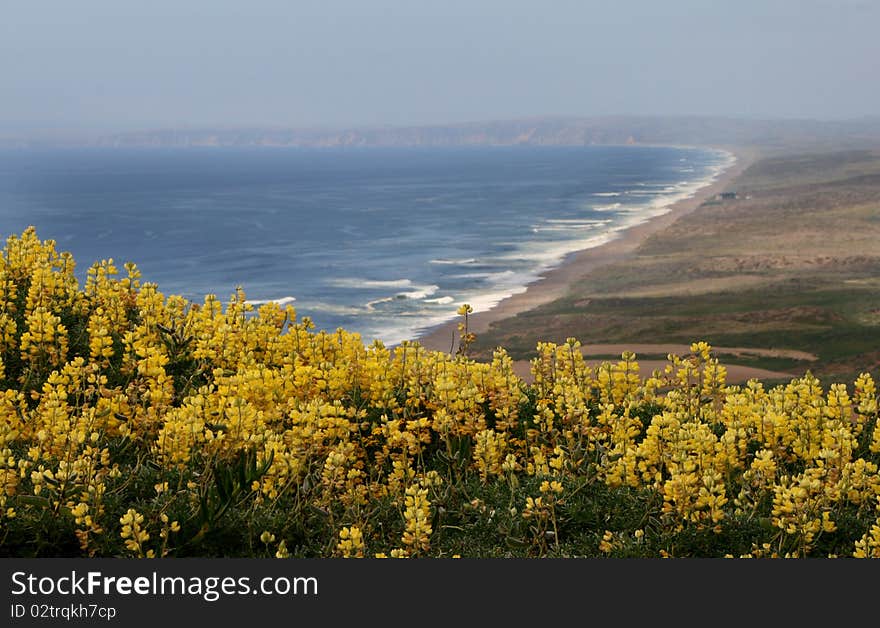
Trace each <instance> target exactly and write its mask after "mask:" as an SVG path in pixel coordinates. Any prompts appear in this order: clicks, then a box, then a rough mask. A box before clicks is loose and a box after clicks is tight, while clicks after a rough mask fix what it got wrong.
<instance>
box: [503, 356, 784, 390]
mask: <svg viewBox="0 0 880 628" xmlns="http://www.w3.org/2000/svg"><path fill="white" fill-rule="evenodd" d="M608 361H609V360H587V364H589V365H590V366H592V367H594V368H595V367H597V366H599V365H600V364H602V363H603V362H608ZM637 362H638V364H639V372H640V373H641V374H642V376H643V377H647V376H649V375H650V374H651V373H653V372H654V371H662V370H663V369H664V368H665V367H666V365H667V364H669V362H667V361H666V360H637ZM723 366H724V367H725V368H726V369H727V383H728V384H744V383H746V382H747V381H749V380H750V379H758V380H761V381H768V380H792V379H795V378H797V377H800V375H797V374H795V373H784V372H782V371H770V370H767V369H759V368H754V367H751V366H740V365H738V364H724V365H723ZM513 370H514V372H515V373H516V374H517V375H518V376H519V377H520V379H522V380H523V381H524V382H526V383H527V384H531V383H533V382H534V378H533V377H532V373H531V363H530V362H528V361H527V360H517V361H516V362H514V363H513Z"/></svg>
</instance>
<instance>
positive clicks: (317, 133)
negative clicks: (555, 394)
mask: <svg viewBox="0 0 880 628" xmlns="http://www.w3.org/2000/svg"><path fill="white" fill-rule="evenodd" d="M0 139H2V138H0ZM18 143H19V145H21V144H22V142H21V140H19V142H18ZM25 143H26V142H25ZM88 143H89V144H90V145H97V146H115V147H146V146H154V147H162V146H168V147H171V146H177V147H180V146H218V147H220V146H293V147H341V146H475V145H481V146H482V145H496V146H512V145H518V144H523V145H547V146H550V145H553V146H582V145H587V144H689V145H712V146H724V145H727V146H746V145H750V146H761V147H764V148H766V149H770V150H773V149H785V148H787V147H792V146H796V147H797V148H799V149H801V148H803V147H805V146H823V147H824V146H826V145H835V146H840V145H843V146H867V145H878V144H880V118H866V119H861V120H845V121H823V120H751V119H736V118H718V117H698V116H682V117H633V116H620V117H596V118H577V117H541V118H524V119H517V120H502V121H488V122H472V123H464V124H446V125H431V126H406V127H396V126H382V127H364V128H350V129H317V128H301V129H300V128H259V127H250V128H191V129H157V130H147V131H138V132H130V133H117V134H113V135H107V136H103V137H98V138H95V139H94V140H92V141H90V142H88Z"/></svg>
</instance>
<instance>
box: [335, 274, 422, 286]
mask: <svg viewBox="0 0 880 628" xmlns="http://www.w3.org/2000/svg"><path fill="white" fill-rule="evenodd" d="M328 284H329V285H331V286H333V287H334V288H356V289H357V288H409V287H410V286H412V285H413V283H412V280H410V279H388V280H380V279H358V278H355V277H342V278H339V279H331V280H330V281H329V282H328Z"/></svg>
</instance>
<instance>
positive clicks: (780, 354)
mask: <svg viewBox="0 0 880 628" xmlns="http://www.w3.org/2000/svg"><path fill="white" fill-rule="evenodd" d="M624 351H631V352H633V353H635V354H636V357H638V356H639V355H663V354H665V355H669V354H670V353H674V354H676V355H687V354H689V353H690V352H691V348H690V345H684V344H644V343H643V344H595V345H594V344H591V345H587V346H584V347H581V352H582V353H583V354H584V356H597V355H600V356H605V355H614V356H617V355H620V354H621V353H623V352H624ZM712 353H713V354H714V355H716V356H721V355H733V356H736V357H750V356H755V357H762V358H790V359H792V360H805V361H808V362H814V361H815V360H817V359H818V357H817V356H816V355H814V354H812V353H807V352H806V351H796V350H793V349H756V348H754V347H712Z"/></svg>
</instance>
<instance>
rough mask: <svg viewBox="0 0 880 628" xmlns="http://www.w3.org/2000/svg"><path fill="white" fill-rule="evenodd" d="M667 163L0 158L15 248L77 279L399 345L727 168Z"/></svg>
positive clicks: (488, 158) (209, 153) (86, 153)
mask: <svg viewBox="0 0 880 628" xmlns="http://www.w3.org/2000/svg"><path fill="white" fill-rule="evenodd" d="M732 160H733V157H732V155H730V154H729V153H727V152H724V151H720V150H712V149H702V148H699V149H698V148H687V147H684V148H682V147H656V146H583V147H549V146H548V147H534V146H517V147H457V148H347V149H343V148H337V149H295V148H222V149H217V148H213V149H212V148H175V149H170V148H169V149H158V148H156V149H114V148H103V149H97V148H95V149H63V150H62V149H55V150H48V149H40V150H7V151H3V152H0V228H2V234H3V237H4V238H5V237H8V236H10V235H14V234H20V233H21V232H22V231H23V230H24V229H25V228H26V227H28V226H29V225H33V226H34V227H36V229H37V234H38V236H39V237H40V238H41V239H44V240H45V239H53V240H55V241H56V242H57V248H58V249H59V250H63V251H70V252H71V253H72V254H73V255H74V258H75V260H76V262H77V276H78V277H79V278H80V281H84V279H85V275H86V271H87V269H88V267H89V266H90V265H91V264H92V263H94V262H96V261H99V260H102V259H110V258H112V259H113V260H114V262H115V263H116V265H117V267H118V268H119V269H120V272H121V273H124V272H125V271H124V269H123V268H122V266H123V263H125V262H127V261H132V262H134V263H136V264H137V266H138V268H139V269H140V270H141V273H142V281H144V282H154V283H156V284H158V286H159V289H160V291H161V292H163V293H164V294H165V295H171V294H179V295H182V296H184V297H186V298H188V299H191V300H193V301H197V302H201V301H203V300H204V297H205V295H207V294H214V295H216V296H217V297H218V298H220V299H221V300H223V301H228V299H229V298H230V297H231V295H232V294H233V293H234V292H235V290H236V288H237V287H241V288H242V289H243V290H244V292H245V294H246V297H247V299H248V300H250V301H252V302H253V303H254V304H255V305H258V304H260V303H263V302H266V301H277V302H279V303H282V304H287V303H292V304H293V305H294V307H295V308H296V310H297V314H298V317H299V318H302V317H304V316H308V317H310V318H311V319H312V321H313V322H314V323H315V326H316V327H317V328H318V329H325V330H328V331H334V330H336V329H337V328H339V327H344V328H345V329H348V330H349V331H354V332H359V333H360V334H361V335H362V337H363V339H364V340H365V342H371V341H372V340H374V339H378V340H381V341H383V342H385V343H386V344H389V345H391V344H396V343H399V342H400V341H402V340H405V339H415V338H418V336H419V335H420V334H422V333H424V332H425V331H427V330H429V329H431V328H432V327H434V326H436V325H439V324H442V323H444V322H446V321H448V320H450V319H452V318H455V317H456V314H455V312H456V309H457V307H458V306H459V305H460V304H462V303H470V304H471V305H472V306H473V308H474V310H475V311H477V312H479V311H483V310H486V309H489V308H491V307H492V306H493V305H495V304H496V303H498V302H499V301H500V300H502V299H504V298H505V297H507V296H510V295H513V294H516V293H518V292H522V291H524V290H525V289H526V287H527V286H528V285H529V284H531V283H532V282H534V281H536V280H538V279H539V278H540V276H541V274H542V273H543V272H545V271H547V270H548V269H550V268H553V267H554V266H557V265H559V264H561V263H563V262H564V260H565V258H566V256H567V255H569V254H570V253H573V252H574V251H577V250H580V249H584V248H589V247H592V246H597V245H600V244H602V243H604V242H607V241H609V240H610V239H612V238H614V237H615V236H616V234H619V233H620V232H621V231H622V230H624V229H626V228H627V227H630V226H633V225H635V224H638V223H640V222H644V221H645V220H648V219H650V218H651V217H654V216H657V215H659V214H662V213H664V212H666V211H667V210H668V208H669V206H670V205H671V204H672V203H674V202H676V201H678V200H681V199H683V198H687V197H689V196H691V195H693V194H694V193H695V192H696V191H697V190H698V189H699V188H700V187H702V186H704V185H707V184H708V183H710V182H711V181H712V180H714V179H715V178H716V177H717V176H718V174H719V173H720V172H721V171H722V170H723V169H724V168H726V167H728V166H729V165H730V164H731V163H732Z"/></svg>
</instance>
